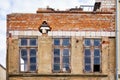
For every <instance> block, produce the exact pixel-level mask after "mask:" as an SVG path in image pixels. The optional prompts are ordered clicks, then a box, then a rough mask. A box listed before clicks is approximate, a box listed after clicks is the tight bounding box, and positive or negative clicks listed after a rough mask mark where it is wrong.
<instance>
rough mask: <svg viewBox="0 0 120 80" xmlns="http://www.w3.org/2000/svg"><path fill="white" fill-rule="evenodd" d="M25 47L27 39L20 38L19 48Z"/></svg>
mask: <svg viewBox="0 0 120 80" xmlns="http://www.w3.org/2000/svg"><path fill="white" fill-rule="evenodd" d="M26 45H27V39H26V38H22V39H21V46H26Z"/></svg>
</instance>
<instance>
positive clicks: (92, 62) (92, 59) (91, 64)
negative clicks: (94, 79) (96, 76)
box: [83, 38, 102, 73]
mask: <svg viewBox="0 0 120 80" xmlns="http://www.w3.org/2000/svg"><path fill="white" fill-rule="evenodd" d="M85 39H90V43H91V46H85ZM94 40H100V45H99V46H94ZM101 42H102V40H101V38H84V43H83V46H84V72H86V73H96V72H97V73H100V72H102V71H101V65H102V62H101V59H102V58H101V54H102V49H101V48H102V47H101V46H102V45H101ZM85 49H90V52H91V56H90V58H91V59H90V60H91V63H90V66H91V70H90V71H86V70H85V65H86V63H85ZM95 49H99V50H100V70H99V71H96V72H94V50H95Z"/></svg>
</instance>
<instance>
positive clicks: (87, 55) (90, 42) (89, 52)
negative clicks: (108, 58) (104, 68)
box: [84, 38, 101, 72]
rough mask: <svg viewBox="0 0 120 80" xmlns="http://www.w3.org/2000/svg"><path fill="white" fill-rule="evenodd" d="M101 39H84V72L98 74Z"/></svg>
mask: <svg viewBox="0 0 120 80" xmlns="http://www.w3.org/2000/svg"><path fill="white" fill-rule="evenodd" d="M100 67H101V39H91V38H86V39H85V40H84V71H85V72H100V70H101V69H100Z"/></svg>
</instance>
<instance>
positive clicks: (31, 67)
mask: <svg viewBox="0 0 120 80" xmlns="http://www.w3.org/2000/svg"><path fill="white" fill-rule="evenodd" d="M19 48H20V71H22V72H35V71H36V70H37V61H36V54H37V39H36V38H21V39H20V44H19Z"/></svg>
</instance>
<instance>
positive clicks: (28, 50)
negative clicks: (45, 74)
mask: <svg viewBox="0 0 120 80" xmlns="http://www.w3.org/2000/svg"><path fill="white" fill-rule="evenodd" d="M29 53H30V49H29V48H27V57H28V58H27V59H28V63H27V65H28V66H27V71H30V55H29Z"/></svg>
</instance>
